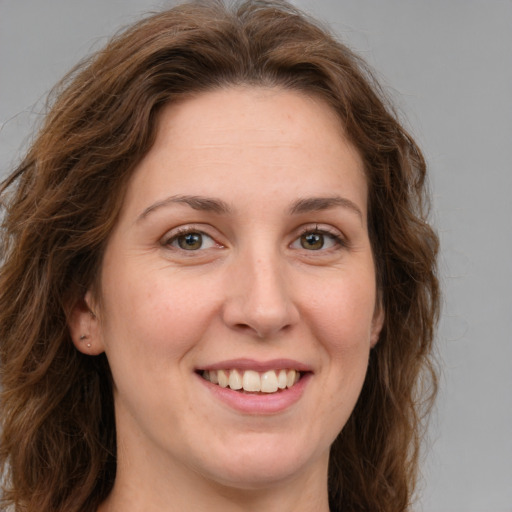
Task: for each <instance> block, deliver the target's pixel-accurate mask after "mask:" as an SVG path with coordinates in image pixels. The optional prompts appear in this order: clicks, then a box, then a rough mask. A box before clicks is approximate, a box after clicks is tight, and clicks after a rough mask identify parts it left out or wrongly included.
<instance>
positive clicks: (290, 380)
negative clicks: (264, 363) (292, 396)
mask: <svg viewBox="0 0 512 512" xmlns="http://www.w3.org/2000/svg"><path fill="white" fill-rule="evenodd" d="M295 375H296V373H295V370H290V371H289V372H288V373H287V374H286V386H287V387H289V388H291V387H292V386H293V385H294V384H295Z"/></svg>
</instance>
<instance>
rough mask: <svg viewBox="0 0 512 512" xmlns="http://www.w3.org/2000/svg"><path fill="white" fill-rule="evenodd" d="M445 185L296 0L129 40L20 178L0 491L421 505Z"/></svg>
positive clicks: (63, 104) (12, 239) (20, 495)
mask: <svg viewBox="0 0 512 512" xmlns="http://www.w3.org/2000/svg"><path fill="white" fill-rule="evenodd" d="M424 179H425V163H424V161H423V158H422V156H421V153H420V151H419V149H418V148H417V147H416V145H415V144H414V142H413V141H412V139H411V138H410V137H409V136H408V135H407V133H406V132H405V131H404V130H403V128H402V127H401V126H400V124H399V123H398V122H397V120H396V118H395V116H394V115H393V114H392V112H391V111H390V109H389V108H388V107H386V105H385V102H384V100H383V98H382V97H381V94H380V92H379V88H378V86H377V84H376V83H375V82H374V81H373V79H372V77H371V74H370V72H369V71H368V70H367V68H366V67H365V65H364V64H363V63H362V62H361V61H360V60H359V59H358V58H357V57H356V56H354V55H353V54H352V53H351V52H350V51H349V50H348V49H347V48H346V47H344V46H343V45H341V44H340V43H338V42H336V41H335V40H334V39H333V38H332V37H331V36H330V35H329V34H327V33H326V32H325V31H324V30H323V29H321V28H319V27H318V26H317V25H315V23H314V22H312V21H311V20H309V19H307V18H306V17H305V16H304V15H303V14H301V13H300V12H298V11H297V10H295V9H294V8H293V7H291V6H290V5H288V4H285V3H272V2H261V1H258V2H247V3H243V4H239V5H237V6H235V7H233V8H231V9H228V8H226V7H224V6H223V5H222V4H221V3H218V2H208V3H197V2H193V3H187V4H183V5H181V6H179V7H176V8H173V9H171V10H168V11H165V12H162V13H159V14H156V15H153V16H151V17H149V18H147V19H145V20H143V21H141V22H140V23H138V24H136V25H134V26H133V27H131V28H129V29H128V30H127V31H125V32H124V33H122V34H121V35H119V36H117V37H116V38H114V39H113V40H112V41H111V42H110V43H109V44H108V45H107V47H106V48H105V49H104V50H103V51H101V52H99V53H98V54H97V55H96V56H93V57H92V58H91V59H90V60H89V61H87V62H84V63H82V64H81V65H80V66H79V67H78V68H77V69H76V70H75V71H74V72H73V73H72V74H71V75H70V76H69V77H68V78H67V79H66V80H65V81H64V82H63V83H62V84H61V86H60V90H59V92H58V94H57V97H56V100H55V101H54V103H53V106H52V108H51V111H50V113H49V114H48V117H47V120H46V123H45V125H44V126H43V127H42V129H41V132H40V134H39V136H38V138H37V139H36V141H35V142H34V144H33V146H32V148H31V149H30V150H29V152H28V154H27V156H26V158H25V159H24V161H23V162H22V164H21V165H20V166H19V167H18V168H17V169H16V170H15V171H14V172H13V173H12V175H11V176H10V177H9V178H7V180H5V182H4V184H3V188H2V201H3V205H4V207H5V210H6V213H5V219H4V224H3V247H2V254H3V266H2V270H1V274H0V290H1V291H0V332H1V361H2V423H3V425H2V426H3V428H2V444H1V460H2V463H3V467H4V474H5V479H4V493H3V500H4V504H5V505H6V506H7V505H9V506H11V507H13V508H14V510H17V511H18V510H20V511H21V510H28V511H35V510H37V511H64V510H65V511H74V510H76V511H96V510H98V511H101V512H108V511H114V510H123V511H130V510H146V511H153V510H154V511H173V510H203V509H204V510H206V509H208V510H223V511H229V510H269V511H272V510H280V511H282V510H294V511H301V510H318V511H327V510H329V509H330V510H340V511H343V510H349V511H353V510H368V511H369V510H371V511H393V512H396V511H403V510H407V509H408V508H409V505H410V503H411V499H412V493H413V488H414V483H415V477H416V473H417V463H418V450H419V443H420V438H421V428H420V426H421V417H422V414H423V413H424V412H425V411H426V410H427V409H428V405H429V404H430V402H431V399H432V398H433V396H434V394H435V385H436V380H435V374H434V372H433V370H432V365H431V359H430V357H431V350H432V340H433V331H434V326H435V323H436V319H437V313H438V285H437V279H436V276H435V257H436V252H437V238H436V236H435V234H434V233H433V231H432V230H431V228H430V227H429V226H428V224H427V223H426V221H425V201H426V197H425V190H424Z"/></svg>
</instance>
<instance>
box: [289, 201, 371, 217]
mask: <svg viewBox="0 0 512 512" xmlns="http://www.w3.org/2000/svg"><path fill="white" fill-rule="evenodd" d="M336 206H341V207H343V208H347V209H348V210H350V211H352V212H354V213H356V214H357V215H358V216H359V218H360V219H361V220H363V212H362V211H361V210H360V208H359V207H358V206H357V205H356V204H355V203H354V202H353V201H351V200H350V199H347V198H345V197H341V196H333V197H308V198H305V199H299V200H298V201H295V203H293V205H292V207H291V208H290V213H291V214H293V215H296V214H300V213H309V212H317V211H321V210H328V209H330V208H335V207H336Z"/></svg>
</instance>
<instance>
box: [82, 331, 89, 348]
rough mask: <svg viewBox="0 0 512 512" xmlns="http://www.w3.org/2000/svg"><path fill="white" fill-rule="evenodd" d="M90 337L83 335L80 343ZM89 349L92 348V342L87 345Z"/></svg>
mask: <svg viewBox="0 0 512 512" xmlns="http://www.w3.org/2000/svg"><path fill="white" fill-rule="evenodd" d="M88 337H89V336H87V335H86V334H81V335H80V341H83V340H86V339H87V338H88ZM87 348H91V342H89V343H87Z"/></svg>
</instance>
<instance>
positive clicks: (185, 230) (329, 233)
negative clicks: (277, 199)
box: [162, 224, 348, 253]
mask: <svg viewBox="0 0 512 512" xmlns="http://www.w3.org/2000/svg"><path fill="white" fill-rule="evenodd" d="M193 234H197V235H200V236H201V237H206V238H209V239H210V240H212V244H211V246H217V247H220V248H222V247H223V245H222V244H219V243H218V242H216V241H215V239H214V238H213V237H212V236H210V235H209V234H208V233H205V232H204V231H203V230H202V229H199V228H197V227H195V226H188V227H180V228H177V229H176V232H175V233H173V234H172V235H171V236H166V237H164V239H163V240H162V246H164V247H167V248H169V247H173V248H174V249H176V250H178V251H181V252H184V253H187V252H188V253H194V252H199V251H200V250H201V249H202V250H205V249H209V248H210V247H206V248H204V247H202V245H201V247H199V248H198V249H188V250H187V249H184V248H183V247H176V246H174V245H173V244H174V243H177V242H178V240H179V239H180V238H181V237H184V236H186V235H193ZM308 234H312V235H321V236H323V237H326V238H329V239H330V240H332V242H333V243H334V245H335V247H331V248H327V249H324V247H323V245H322V247H320V248H319V249H306V248H305V247H302V248H303V249H304V250H305V251H307V252H326V251H332V250H336V249H340V248H347V247H348V242H347V240H346V239H345V238H344V237H343V236H342V235H341V234H340V233H339V232H338V231H334V230H330V229H327V228H320V227H319V226H318V224H316V225H315V226H314V227H313V226H305V227H303V228H302V229H301V231H300V232H299V234H298V236H297V237H296V238H295V239H294V240H293V242H292V243H291V244H290V247H291V246H292V245H293V244H295V243H300V241H301V238H302V237H304V236H305V235H308Z"/></svg>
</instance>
